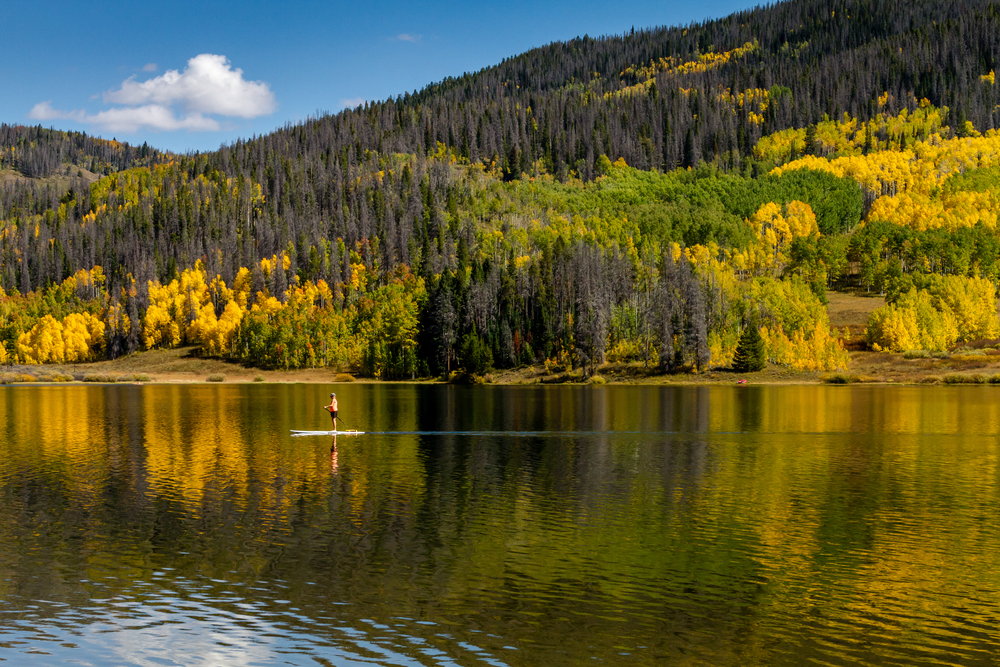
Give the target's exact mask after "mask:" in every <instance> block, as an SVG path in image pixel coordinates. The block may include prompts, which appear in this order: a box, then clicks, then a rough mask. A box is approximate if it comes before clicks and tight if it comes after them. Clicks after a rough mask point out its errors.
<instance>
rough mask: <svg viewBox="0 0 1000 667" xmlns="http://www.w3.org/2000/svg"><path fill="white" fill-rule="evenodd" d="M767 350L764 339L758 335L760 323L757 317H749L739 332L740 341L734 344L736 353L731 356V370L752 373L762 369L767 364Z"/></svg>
mask: <svg viewBox="0 0 1000 667" xmlns="http://www.w3.org/2000/svg"><path fill="white" fill-rule="evenodd" d="M766 355H767V351H766V350H765V348H764V339H763V338H761V335H760V325H759V324H758V322H757V318H756V317H754V318H751V320H750V322H749V323H747V326H746V327H744V329H743V333H742V334H740V341H739V343H737V344H736V355H735V356H734V357H733V370H734V371H736V372H737V373H752V372H754V371H762V370H764V366H766V365H767V356H766Z"/></svg>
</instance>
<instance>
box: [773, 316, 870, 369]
mask: <svg viewBox="0 0 1000 667" xmlns="http://www.w3.org/2000/svg"><path fill="white" fill-rule="evenodd" d="M760 335H761V337H762V338H763V339H764V342H765V344H766V345H767V351H768V357H769V358H770V359H771V361H773V362H774V363H777V364H785V365H788V366H791V367H792V368H794V369H796V370H800V371H832V370H842V369H845V368H847V362H848V361H849V358H850V357H849V355H848V353H847V350H845V349H844V347H843V345H841V343H840V341H839V340H837V338H836V337H834V336H833V334H831V332H830V327H829V324H828V322H825V321H822V320H817V321H816V322H814V323H813V324H812V326H810V327H807V328H803V329H797V330H796V331H794V332H793V333H792V335H791V337H789V336H787V335H786V334H785V332H784V331H782V330H781V329H779V328H775V329H774V330H773V331H772V330H770V329H769V328H768V327H762V328H761V331H760Z"/></svg>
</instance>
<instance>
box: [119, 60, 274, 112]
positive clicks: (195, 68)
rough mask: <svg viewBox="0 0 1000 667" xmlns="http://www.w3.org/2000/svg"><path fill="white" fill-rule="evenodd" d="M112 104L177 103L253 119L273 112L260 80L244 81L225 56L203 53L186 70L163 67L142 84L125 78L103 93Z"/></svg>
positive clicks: (271, 100)
mask: <svg viewBox="0 0 1000 667" xmlns="http://www.w3.org/2000/svg"><path fill="white" fill-rule="evenodd" d="M104 101H105V102H111V103H113V104H128V105H138V104H149V103H153V104H163V105H171V104H180V105H181V106H183V107H184V108H185V109H186V110H187V111H190V112H195V113H211V114H220V115H223V116H239V117H240V118H256V117H257V116H263V115H265V114H269V113H271V112H272V111H274V109H275V107H276V104H275V101H274V93H272V92H271V89H270V87H269V86H268V85H267V84H266V83H264V82H262V81H246V80H244V79H243V70H241V69H235V70H234V69H232V67H231V66H230V64H229V59H228V58H226V57H225V56H217V55H213V54H211V53H203V54H201V55H199V56H195V57H194V58H192V59H191V60H189V61H188V66H187V69H185V70H184V71H183V72H178V71H177V70H175V69H172V70H167V71H166V72H164V73H163V74H162V75H161V76H158V77H156V78H154V79H150V80H149V81H143V82H142V83H140V82H138V81H136V80H135V77H134V76H133V77H129V78H128V79H126V80H125V81H123V82H122V86H121V88H119V89H118V90H109V91H108V92H106V93H104Z"/></svg>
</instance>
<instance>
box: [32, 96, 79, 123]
mask: <svg viewBox="0 0 1000 667" xmlns="http://www.w3.org/2000/svg"><path fill="white" fill-rule="evenodd" d="M84 116H86V114H85V113H84V112H83V110H77V111H60V110H59V109H53V108H52V100H48V101H45V102H39V103H38V104H36V105H35V106H33V107H31V111H29V112H28V118H32V119H34V120H78V121H82V120H83V118H84Z"/></svg>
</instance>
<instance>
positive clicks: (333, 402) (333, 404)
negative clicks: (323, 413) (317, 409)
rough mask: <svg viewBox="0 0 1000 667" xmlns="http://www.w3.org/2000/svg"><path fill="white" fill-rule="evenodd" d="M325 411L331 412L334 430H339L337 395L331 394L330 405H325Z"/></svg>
mask: <svg viewBox="0 0 1000 667" xmlns="http://www.w3.org/2000/svg"><path fill="white" fill-rule="evenodd" d="M323 409H324V410H329V411H330V419H332V420H333V430H334V431H336V430H337V395H336V394H330V405H324V406H323Z"/></svg>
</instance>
